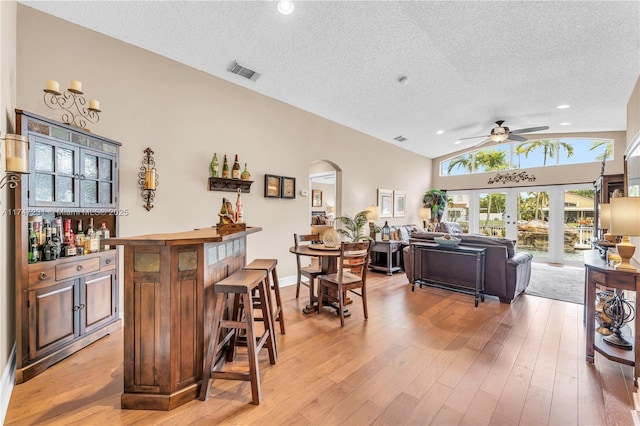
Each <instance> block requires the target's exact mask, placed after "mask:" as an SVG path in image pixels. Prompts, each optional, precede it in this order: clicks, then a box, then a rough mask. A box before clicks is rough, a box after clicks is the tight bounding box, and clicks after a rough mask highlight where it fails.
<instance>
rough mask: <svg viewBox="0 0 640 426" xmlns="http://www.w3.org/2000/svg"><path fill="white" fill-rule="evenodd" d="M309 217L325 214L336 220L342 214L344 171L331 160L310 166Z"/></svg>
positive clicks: (315, 162) (319, 161)
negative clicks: (319, 213) (320, 213)
mask: <svg viewBox="0 0 640 426" xmlns="http://www.w3.org/2000/svg"><path fill="white" fill-rule="evenodd" d="M309 198H310V200H309V209H310V210H309V216H310V217H311V216H312V215H313V214H318V212H325V213H326V215H327V216H328V217H329V218H331V220H335V218H336V217H338V216H340V215H341V214H342V170H341V169H340V167H339V166H338V165H337V164H336V163H334V162H333V161H330V160H315V161H312V162H311V164H310V166H309Z"/></svg>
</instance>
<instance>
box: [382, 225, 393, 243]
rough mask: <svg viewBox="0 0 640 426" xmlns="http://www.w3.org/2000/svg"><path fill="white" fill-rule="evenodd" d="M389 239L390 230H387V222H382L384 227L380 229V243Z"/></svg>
mask: <svg viewBox="0 0 640 426" xmlns="http://www.w3.org/2000/svg"><path fill="white" fill-rule="evenodd" d="M390 239H391V228H389V224H388V223H387V221H386V220H385V221H384V226H383V227H382V241H389V240H390Z"/></svg>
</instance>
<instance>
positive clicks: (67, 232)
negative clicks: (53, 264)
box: [62, 219, 76, 257]
mask: <svg viewBox="0 0 640 426" xmlns="http://www.w3.org/2000/svg"><path fill="white" fill-rule="evenodd" d="M73 237H74V236H73V231H72V230H71V219H65V220H64V237H63V238H62V256H65V257H68V256H75V255H76V245H75V242H74V238H73Z"/></svg>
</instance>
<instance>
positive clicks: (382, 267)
mask: <svg viewBox="0 0 640 426" xmlns="http://www.w3.org/2000/svg"><path fill="white" fill-rule="evenodd" d="M402 247H403V245H402V242H401V241H376V242H375V244H374V245H373V247H371V263H370V264H369V267H370V268H371V269H373V270H374V271H382V272H386V273H387V275H392V274H393V273H394V272H396V271H399V270H401V269H402V268H400V266H398V265H399V264H400V259H399V255H400V253H402ZM375 253H384V254H385V255H386V258H385V263H380V262H378V261H376V259H375V257H376V254H375ZM394 258H395V260H396V261H395V266H394V262H393V259H394Z"/></svg>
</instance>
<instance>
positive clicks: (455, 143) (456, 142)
mask: <svg viewBox="0 0 640 426" xmlns="http://www.w3.org/2000/svg"><path fill="white" fill-rule="evenodd" d="M460 142H462V141H455V142H454V143H453V144H454V145H458V144H459V143H460Z"/></svg>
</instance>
